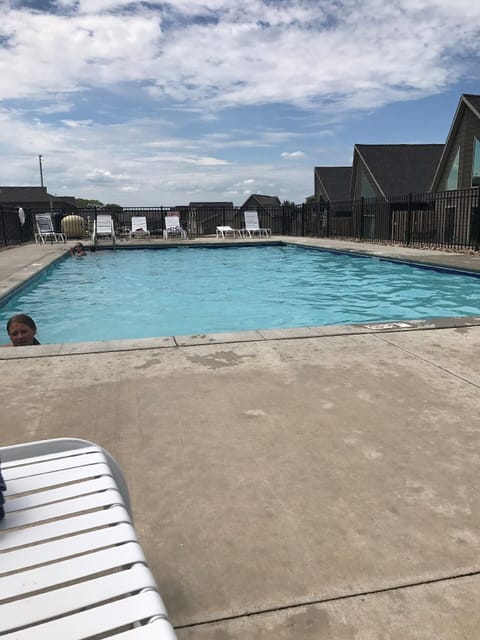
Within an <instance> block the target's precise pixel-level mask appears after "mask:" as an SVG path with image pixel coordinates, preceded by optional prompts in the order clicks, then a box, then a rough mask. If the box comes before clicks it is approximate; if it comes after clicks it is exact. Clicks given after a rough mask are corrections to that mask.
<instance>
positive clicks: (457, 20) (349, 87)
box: [0, 0, 480, 206]
mask: <svg viewBox="0 0 480 640" xmlns="http://www.w3.org/2000/svg"><path fill="white" fill-rule="evenodd" d="M479 36H480V2H478V1H473V0H455V2H453V1H452V0H242V1H241V2H236V1H234V0H208V1H203V0H173V1H172V2H169V1H168V0H167V1H164V2H154V1H152V2H130V1H128V0H0V163H1V164H0V166H1V169H0V185H2V186H35V185H36V186H38V185H40V183H41V182H40V180H41V178H40V166H39V155H41V156H42V169H43V181H44V185H45V186H46V187H47V190H48V192H49V193H50V194H53V195H71V196H75V197H78V198H88V199H96V200H100V201H102V202H103V203H105V204H106V203H116V204H120V205H122V206H175V205H183V204H188V203H189V202H192V201H195V202H198V201H226V202H233V203H234V204H235V205H241V204H242V203H243V202H245V200H246V199H247V198H248V196H249V195H250V194H252V193H257V194H264V195H276V196H278V197H279V198H280V200H281V201H284V200H289V201H294V202H297V203H301V202H303V201H304V200H305V198H306V197H308V196H310V195H312V194H313V191H314V167H315V166H347V165H351V162H352V155H353V147H354V145H355V144H357V143H362V144H394V143H442V142H445V140H446V137H447V135H448V131H449V129H450V126H451V123H452V119H453V116H454V114H455V111H456V108H457V106H458V102H459V100H460V97H461V94H462V93H477V94H480V64H479V58H480V37H479Z"/></svg>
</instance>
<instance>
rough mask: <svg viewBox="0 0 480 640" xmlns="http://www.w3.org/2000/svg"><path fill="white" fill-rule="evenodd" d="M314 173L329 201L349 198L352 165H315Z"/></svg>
mask: <svg viewBox="0 0 480 640" xmlns="http://www.w3.org/2000/svg"><path fill="white" fill-rule="evenodd" d="M315 173H316V175H317V178H318V180H319V181H320V183H321V184H322V187H323V191H324V192H325V194H326V196H327V200H329V201H330V202H340V201H342V200H348V199H349V198H350V186H351V182H352V167H315Z"/></svg>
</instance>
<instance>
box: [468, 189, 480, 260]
mask: <svg viewBox="0 0 480 640" xmlns="http://www.w3.org/2000/svg"><path fill="white" fill-rule="evenodd" d="M470 215H472V214H471V213H470ZM474 233H475V251H478V250H479V249H480V189H477V215H476V216H475V232H474Z"/></svg>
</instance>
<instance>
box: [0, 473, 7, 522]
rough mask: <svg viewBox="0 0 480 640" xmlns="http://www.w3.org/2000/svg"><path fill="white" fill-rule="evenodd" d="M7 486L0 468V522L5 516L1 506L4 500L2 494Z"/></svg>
mask: <svg viewBox="0 0 480 640" xmlns="http://www.w3.org/2000/svg"><path fill="white" fill-rule="evenodd" d="M6 488H7V485H6V484H5V480H4V479H3V476H2V468H1V467H0V520H1V519H2V518H3V517H4V516H5V511H4V510H3V505H4V503H5V498H4V497H3V492H4V491H5V490H6Z"/></svg>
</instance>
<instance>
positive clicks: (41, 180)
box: [38, 155, 43, 187]
mask: <svg viewBox="0 0 480 640" xmlns="http://www.w3.org/2000/svg"><path fill="white" fill-rule="evenodd" d="M38 164H39V166H40V184H41V186H42V187H43V171H42V156H40V155H39V156H38Z"/></svg>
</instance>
